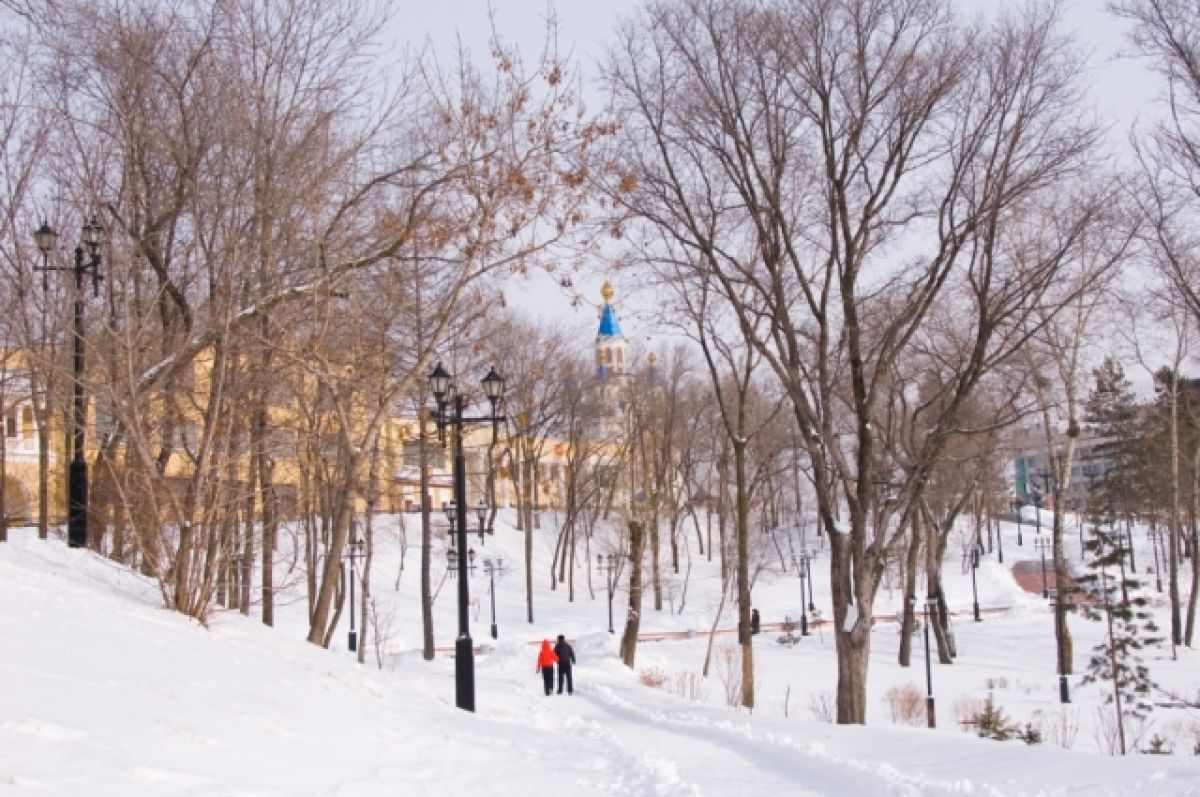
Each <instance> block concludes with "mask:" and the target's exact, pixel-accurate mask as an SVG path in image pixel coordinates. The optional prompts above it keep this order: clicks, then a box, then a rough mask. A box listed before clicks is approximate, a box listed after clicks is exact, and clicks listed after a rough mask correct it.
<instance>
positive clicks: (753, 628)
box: [750, 609, 762, 634]
mask: <svg viewBox="0 0 1200 797" xmlns="http://www.w3.org/2000/svg"><path fill="white" fill-rule="evenodd" d="M761 630H762V620H761V619H760V618H759V615H758V609H751V610H750V633H751V634H757V633H758V632H759V631H761Z"/></svg>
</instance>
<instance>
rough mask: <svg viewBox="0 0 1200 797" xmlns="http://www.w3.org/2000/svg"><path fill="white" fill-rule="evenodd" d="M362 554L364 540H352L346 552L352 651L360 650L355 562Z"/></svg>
mask: <svg viewBox="0 0 1200 797" xmlns="http://www.w3.org/2000/svg"><path fill="white" fill-rule="evenodd" d="M362 555H363V541H362V540H351V541H350V550H349V551H348V552H347V553H346V558H347V559H349V560H350V637H349V639H348V640H347V646H348V647H349V648H350V652H351V653H354V652H355V651H357V650H358V632H357V631H355V630H354V562H355V561H356V560H358V559H360V558H362Z"/></svg>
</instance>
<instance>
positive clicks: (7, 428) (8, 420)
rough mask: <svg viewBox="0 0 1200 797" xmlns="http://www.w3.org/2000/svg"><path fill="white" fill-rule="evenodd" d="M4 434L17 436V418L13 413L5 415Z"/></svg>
mask: <svg viewBox="0 0 1200 797" xmlns="http://www.w3.org/2000/svg"><path fill="white" fill-rule="evenodd" d="M4 434H6V435H8V436H9V437H16V436H17V419H16V417H15V416H12V415H5V416H4Z"/></svg>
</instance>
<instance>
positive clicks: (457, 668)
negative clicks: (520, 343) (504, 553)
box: [429, 362, 504, 711]
mask: <svg viewBox="0 0 1200 797" xmlns="http://www.w3.org/2000/svg"><path fill="white" fill-rule="evenodd" d="M429 387H430V390H431V391H432V392H433V397H434V399H435V400H436V401H437V413H436V415H435V418H436V421H437V428H438V437H439V438H440V439H441V441H442V444H443V445H445V441H446V429H447V428H448V427H449V428H451V429H452V430H453V432H454V502H453V505H454V506H455V507H456V508H457V507H462V508H463V511H461V512H459V511H456V512H455V513H454V529H455V538H456V539H457V541H458V547H459V549H460V550H464V551H465V550H467V513H466V511H465V510H466V507H467V465H466V458H465V456H464V454H463V427H464V426H465V425H466V424H467V423H491V424H492V439H493V441H494V440H495V438H496V432H497V429H498V427H499V425H500V421H502V420H504V417H503V416H502V415H500V413H499V411H498V409H499V402H500V399H501V397H502V396H503V395H504V379H503V378H502V377H501V376H500V375H499V374H497V373H496V369H495V367H493V368H492V369H491V370H489V371H488V373H487V376H485V377H484V378H483V393H484V395H485V396H487V399H488V402H489V403H490V405H491V410H490V412H489V413H488V414H487V415H483V416H478V417H466V416H464V415H463V396H462V394H461V393H460V392H458V390H457V389H455V386H454V378H453V377H452V376H451V375H450V374H449V372H447V371H446V369H445V368H443V367H442V364H441V363H440V362H439V363H438V364H437V366H435V367H434V369H433V371H432V372H430V374H429ZM447 511H449V508H447ZM456 563H457V565H458V638H457V639H456V640H455V642H454V704H455V705H456V706H457V707H458V708H461V709H464V710H465V711H474V710H475V652H474V649H473V646H472V643H471V630H470V624H469V620H468V617H467V609H468V606H469V605H470V600H471V596H470V590H469V585H468V582H467V557H458V558H457V562H456Z"/></svg>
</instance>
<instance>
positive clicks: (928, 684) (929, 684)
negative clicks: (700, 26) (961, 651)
mask: <svg viewBox="0 0 1200 797" xmlns="http://www.w3.org/2000/svg"><path fill="white" fill-rule="evenodd" d="M933 601H934V599H933V596H931V595H926V596H925V618H924V620H923V623H924V626H925V723H926V724H927V725H928V726H929V727H930V728H936V727H937V714H936V712H935V711H934V707H933V669H932V660H931V659H930V657H929V616H930V604H932V603H933ZM908 604H909V606H911V607H912V609H913V614H914V615H915V614H916V609H917V596H916V595H909V596H908Z"/></svg>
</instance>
